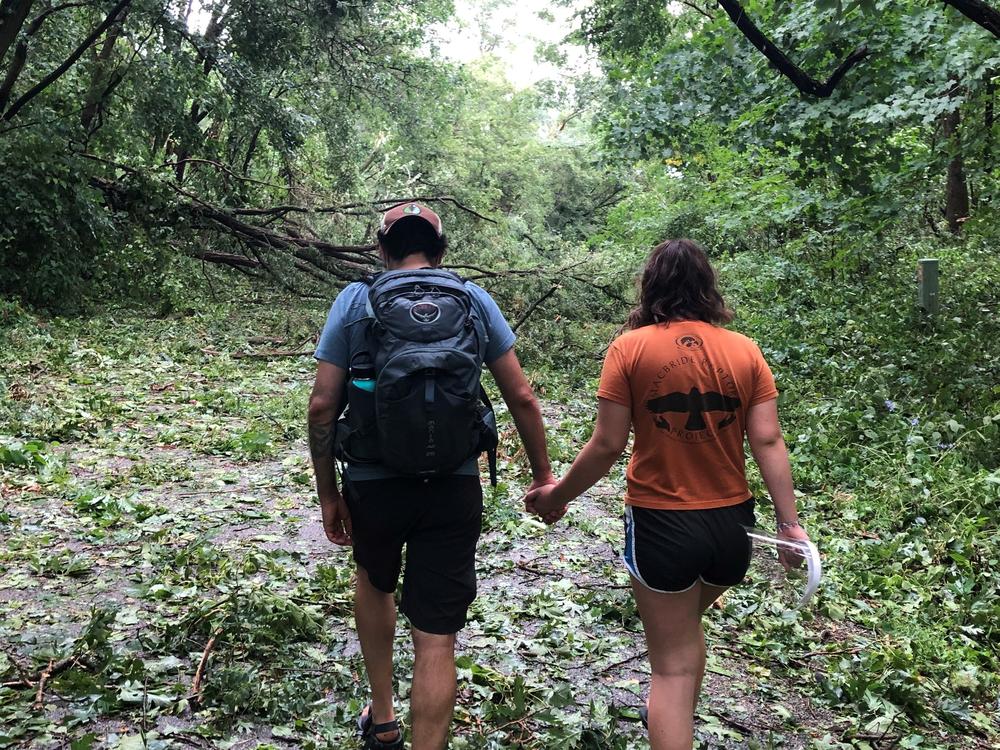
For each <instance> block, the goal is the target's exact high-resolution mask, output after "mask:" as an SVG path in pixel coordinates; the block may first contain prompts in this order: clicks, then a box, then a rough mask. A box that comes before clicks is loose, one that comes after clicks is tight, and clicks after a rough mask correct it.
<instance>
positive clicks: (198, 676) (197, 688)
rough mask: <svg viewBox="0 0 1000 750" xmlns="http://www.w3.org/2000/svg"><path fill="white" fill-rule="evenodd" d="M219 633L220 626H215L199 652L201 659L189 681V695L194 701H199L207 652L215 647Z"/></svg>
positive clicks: (220, 631)
mask: <svg viewBox="0 0 1000 750" xmlns="http://www.w3.org/2000/svg"><path fill="white" fill-rule="evenodd" d="M220 635H222V628H216V629H215V630H214V631H213V633H212V635H211V637H210V638H209V639H208V643H206V644H205V650H204V651H202V652H201V661H199V662H198V669H196V670H195V673H194V680H192V681H191V697H192V700H194V702H195V703H201V683H202V680H203V679H204V677H205V667H206V665H207V664H208V657H209V654H211V653H212V649H213V648H215V641H216V639H217V638H218V637H219V636H220Z"/></svg>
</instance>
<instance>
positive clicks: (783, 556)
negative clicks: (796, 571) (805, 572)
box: [778, 526, 809, 570]
mask: <svg viewBox="0 0 1000 750" xmlns="http://www.w3.org/2000/svg"><path fill="white" fill-rule="evenodd" d="M778 539H788V540H789V541H794V542H799V541H802V542H805V541H809V535H808V534H807V533H806V530H805V529H803V528H802V527H801V526H788V527H786V528H783V529H781V531H779V532H778ZM778 560H779V562H781V564H782V566H784V568H785V570H791V569H792V568H798V567H801V566H802V560H803V557H802V555H800V554H799V553H798V552H796V551H795V550H792V549H787V548H784V547H780V546H779V547H778Z"/></svg>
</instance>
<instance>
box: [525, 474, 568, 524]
mask: <svg viewBox="0 0 1000 750" xmlns="http://www.w3.org/2000/svg"><path fill="white" fill-rule="evenodd" d="M555 489H556V482H555V479H551V480H549V482H548V483H545V484H539V483H538V482H532V485H531V487H529V488H528V494H526V495H525V496H524V509H525V510H526V511H528V512H529V513H534V514H535V515H537V516H539V517H540V518H541V519H542V520H543V521H545V523H549V524H552V523H555V522H556V521H558V520H559V519H560V518H562V517H563V516H564V515H566V509H567V508H568V507H569V504H568V503H563V502H561V501H559V500H555V499H553V497H552V494H553V492H554V491H555Z"/></svg>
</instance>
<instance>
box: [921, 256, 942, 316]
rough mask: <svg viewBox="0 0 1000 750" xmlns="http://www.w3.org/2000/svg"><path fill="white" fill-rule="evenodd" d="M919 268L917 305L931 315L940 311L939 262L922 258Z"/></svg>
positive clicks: (934, 259)
mask: <svg viewBox="0 0 1000 750" xmlns="http://www.w3.org/2000/svg"><path fill="white" fill-rule="evenodd" d="M918 263H919V265H918V266H917V304H919V305H920V306H921V307H922V308H923V309H924V310H925V311H926V312H927V313H928V314H929V315H935V314H937V311H938V260H937V258H921V259H920V260H919V261H918Z"/></svg>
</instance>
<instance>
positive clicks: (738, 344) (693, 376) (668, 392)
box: [597, 320, 778, 510]
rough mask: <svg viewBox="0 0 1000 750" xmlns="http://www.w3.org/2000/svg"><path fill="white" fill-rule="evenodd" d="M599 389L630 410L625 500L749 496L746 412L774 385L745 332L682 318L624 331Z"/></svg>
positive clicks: (649, 503) (728, 501)
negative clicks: (632, 437)
mask: <svg viewBox="0 0 1000 750" xmlns="http://www.w3.org/2000/svg"><path fill="white" fill-rule="evenodd" d="M597 395H598V396H599V397H600V398H606V399H608V400H609V401H614V402H615V403H616V404H621V405H623V406H627V407H629V408H630V409H631V410H632V429H633V431H634V432H635V442H634V445H633V447H632V460H631V461H630V462H629V465H628V473H627V475H626V476H627V479H628V490H627V492H626V494H625V502H626V503H628V504H629V505H637V506H639V507H642V508H668V509H677V510H697V509H700V508H721V507H724V506H726V505H736V504H738V503H742V502H743V501H744V500H746V499H748V498H749V497H750V489H749V487H748V485H747V479H746V466H745V457H744V453H743V436H744V434H745V433H746V417H747V411H748V410H749V408H750V407H751V406H753V405H754V404H759V403H761V402H762V401H768V400H769V399H772V398H775V397H777V395H778V391H777V389H776V388H775V386H774V376H773V375H772V374H771V370H770V368H769V367H768V366H767V362H765V361H764V356H763V355H762V354H761V352H760V349H759V348H758V346H757V345H756V344H755V343H754V342H753V341H751V340H750V339H748V338H747V337H746V336H742V335H741V334H738V333H734V332H733V331H727V330H726V329H725V328H719V327H718V326H714V325H712V324H710V323H703V322H701V321H688V320H684V321H674V322H672V323H669V324H666V323H660V324H656V325H649V326H644V327H642V328H638V329H636V330H634V331H629V332H628V333H626V334H624V335H623V336H621V337H620V338H619V339H617V340H616V341H615V342H614V343H613V344H612V345H611V348H610V349H609V350H608V356H607V358H606V359H605V360H604V369H603V370H602V371H601V383H600V386H599V388H598V390H597Z"/></svg>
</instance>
